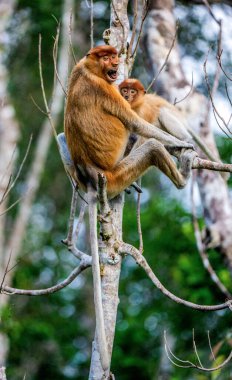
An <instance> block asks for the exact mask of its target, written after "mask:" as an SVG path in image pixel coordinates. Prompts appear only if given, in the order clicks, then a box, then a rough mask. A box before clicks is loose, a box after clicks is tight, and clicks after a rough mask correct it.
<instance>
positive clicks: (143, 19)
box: [132, 0, 149, 58]
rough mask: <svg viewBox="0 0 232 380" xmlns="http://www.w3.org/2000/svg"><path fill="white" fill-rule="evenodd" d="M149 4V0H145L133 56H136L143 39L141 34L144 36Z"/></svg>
mask: <svg viewBox="0 0 232 380" xmlns="http://www.w3.org/2000/svg"><path fill="white" fill-rule="evenodd" d="M148 5H149V1H148V0H144V5H143V12H142V19H141V24H140V29H139V33H138V38H137V41H136V45H135V48H134V51H133V54H132V57H133V58H135V55H136V53H137V50H138V46H139V42H140V39H141V36H142V30H143V24H144V21H145V19H146V17H147V13H148V10H149V7H148Z"/></svg>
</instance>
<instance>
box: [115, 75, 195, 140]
mask: <svg viewBox="0 0 232 380" xmlns="http://www.w3.org/2000/svg"><path fill="white" fill-rule="evenodd" d="M119 90H120V93H121V95H122V96H123V97H125V99H126V100H127V101H128V102H129V103H130V105H131V108H132V109H133V110H134V111H135V112H136V113H137V114H138V115H139V116H140V117H142V118H143V119H144V120H146V121H148V122H149V123H151V124H153V125H155V126H156V127H158V128H160V129H162V130H164V131H166V132H168V133H170V134H171V135H173V136H175V137H177V138H178V139H180V140H185V141H190V140H191V136H190V134H189V133H188V131H187V129H186V126H185V120H184V119H183V117H182V115H181V114H180V112H179V111H178V110H177V109H176V107H174V106H173V105H172V104H171V103H169V102H168V101H167V100H165V99H164V98H162V97H160V96H158V95H156V94H146V91H145V89H144V87H143V85H142V83H141V82H140V81H139V80H138V79H133V78H130V79H126V80H124V81H123V82H122V83H121V84H120V85H119ZM132 92H133V93H132Z"/></svg>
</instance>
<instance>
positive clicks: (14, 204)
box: [0, 197, 23, 216]
mask: <svg viewBox="0 0 232 380" xmlns="http://www.w3.org/2000/svg"><path fill="white" fill-rule="evenodd" d="M22 199H23V197H20V198H19V199H17V201H15V202H14V203H12V204H11V205H10V206H9V207H7V209H6V210H4V212H2V213H1V214H0V216H2V215H5V214H7V213H8V211H10V210H11V209H12V208H13V207H14V206H16V205H17V204H18V203H19V202H20V201H21V200H22ZM0 203H1V202H0Z"/></svg>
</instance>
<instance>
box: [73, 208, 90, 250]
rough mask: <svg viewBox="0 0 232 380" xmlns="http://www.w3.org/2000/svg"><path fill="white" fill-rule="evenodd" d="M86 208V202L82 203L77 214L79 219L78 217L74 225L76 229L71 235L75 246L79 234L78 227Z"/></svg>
mask: <svg viewBox="0 0 232 380" xmlns="http://www.w3.org/2000/svg"><path fill="white" fill-rule="evenodd" d="M86 206H87V203H86V201H83V202H82V203H81V209H80V213H79V217H78V222H77V225H76V229H75V231H74V234H73V243H74V244H75V242H76V241H77V238H78V235H79V232H80V227H81V225H82V223H83V219H84V215H85V209H86Z"/></svg>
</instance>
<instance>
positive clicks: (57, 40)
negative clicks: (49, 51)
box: [53, 24, 67, 97]
mask: <svg viewBox="0 0 232 380" xmlns="http://www.w3.org/2000/svg"><path fill="white" fill-rule="evenodd" d="M59 36H60V24H58V26H57V32H56V37H55V41H54V45H53V63H54V69H55V73H56V77H57V79H58V82H59V83H60V86H61V88H62V91H63V93H64V95H65V97H67V91H66V90H65V88H64V86H63V83H62V81H61V79H60V76H59V73H58V70H57V62H56V60H57V52H58V43H59Z"/></svg>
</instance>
